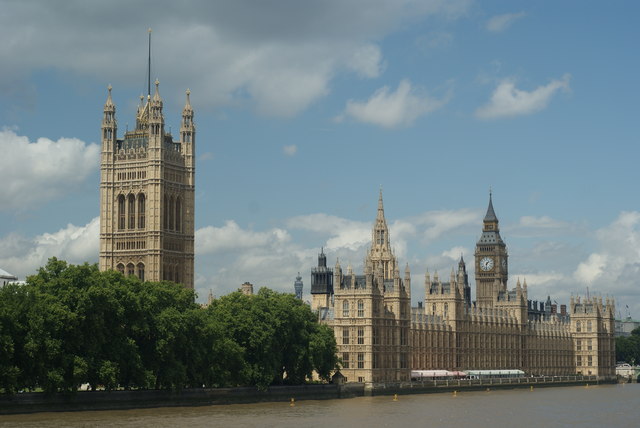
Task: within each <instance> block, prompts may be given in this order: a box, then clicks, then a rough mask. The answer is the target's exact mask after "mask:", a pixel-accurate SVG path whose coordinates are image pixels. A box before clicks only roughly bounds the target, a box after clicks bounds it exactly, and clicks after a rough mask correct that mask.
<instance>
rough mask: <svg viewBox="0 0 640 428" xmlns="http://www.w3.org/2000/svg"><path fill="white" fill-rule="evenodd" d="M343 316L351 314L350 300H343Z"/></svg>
mask: <svg viewBox="0 0 640 428" xmlns="http://www.w3.org/2000/svg"><path fill="white" fill-rule="evenodd" d="M342 316H343V317H348V316H349V302H348V301H347V300H345V301H344V302H342Z"/></svg>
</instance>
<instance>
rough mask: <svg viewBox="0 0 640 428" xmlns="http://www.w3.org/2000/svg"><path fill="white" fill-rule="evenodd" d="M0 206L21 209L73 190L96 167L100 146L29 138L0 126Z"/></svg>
mask: <svg viewBox="0 0 640 428" xmlns="http://www.w3.org/2000/svg"><path fill="white" fill-rule="evenodd" d="M0 152H2V157H1V158H0V167H1V169H2V176H3V178H2V185H0V200H1V201H2V202H1V203H0V210H2V211H16V210H17V211H21V210H23V209H27V208H30V207H33V206H37V205H40V204H42V203H43V202H46V201H49V200H51V199H54V198H56V197H59V196H61V195H64V194H67V193H70V192H73V191H74V190H76V189H77V188H78V187H79V186H80V185H82V184H83V183H84V182H85V180H86V179H87V176H88V175H89V174H91V173H93V172H95V171H96V170H97V168H98V161H99V155H100V149H99V147H98V146H97V145H96V144H86V143H84V142H83V141H80V140H78V139H75V138H60V139H59V140H58V141H52V140H49V139H48V138H39V139H38V140H37V141H35V142H30V141H29V139H28V138H27V137H24V136H19V135H17V134H16V133H15V132H14V131H12V130H10V129H6V128H5V129H3V130H0Z"/></svg>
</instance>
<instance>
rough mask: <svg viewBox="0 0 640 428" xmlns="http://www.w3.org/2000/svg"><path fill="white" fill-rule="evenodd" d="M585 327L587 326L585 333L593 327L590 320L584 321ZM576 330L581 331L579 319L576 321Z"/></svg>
mask: <svg viewBox="0 0 640 428" xmlns="http://www.w3.org/2000/svg"><path fill="white" fill-rule="evenodd" d="M586 328H587V333H591V329H592V328H593V327H592V325H591V321H590V320H589V321H587V322H586ZM576 331H577V332H581V331H582V323H581V322H580V321H576Z"/></svg>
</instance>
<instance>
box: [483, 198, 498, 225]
mask: <svg viewBox="0 0 640 428" xmlns="http://www.w3.org/2000/svg"><path fill="white" fill-rule="evenodd" d="M491 193H492V192H489V207H488V208H487V214H486V215H485V216H484V221H498V217H496V213H495V211H493V200H492V197H491V196H492V195H491Z"/></svg>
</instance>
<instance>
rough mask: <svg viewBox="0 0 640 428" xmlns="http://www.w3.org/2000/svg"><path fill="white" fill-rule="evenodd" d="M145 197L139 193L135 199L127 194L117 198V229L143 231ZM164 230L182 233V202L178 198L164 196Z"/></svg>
mask: <svg viewBox="0 0 640 428" xmlns="http://www.w3.org/2000/svg"><path fill="white" fill-rule="evenodd" d="M145 205H146V197H145V195H144V193H139V194H138V195H137V197H136V196H135V195H133V194H129V195H128V196H127V197H125V196H124V195H119V196H118V229H119V230H125V229H136V228H138V229H144V228H145V215H146V214H145V210H146V207H145ZM163 217H164V229H165V230H174V231H176V232H181V231H182V201H181V199H180V197H179V196H178V197H175V198H174V197H173V196H167V195H165V196H164V210H163Z"/></svg>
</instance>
